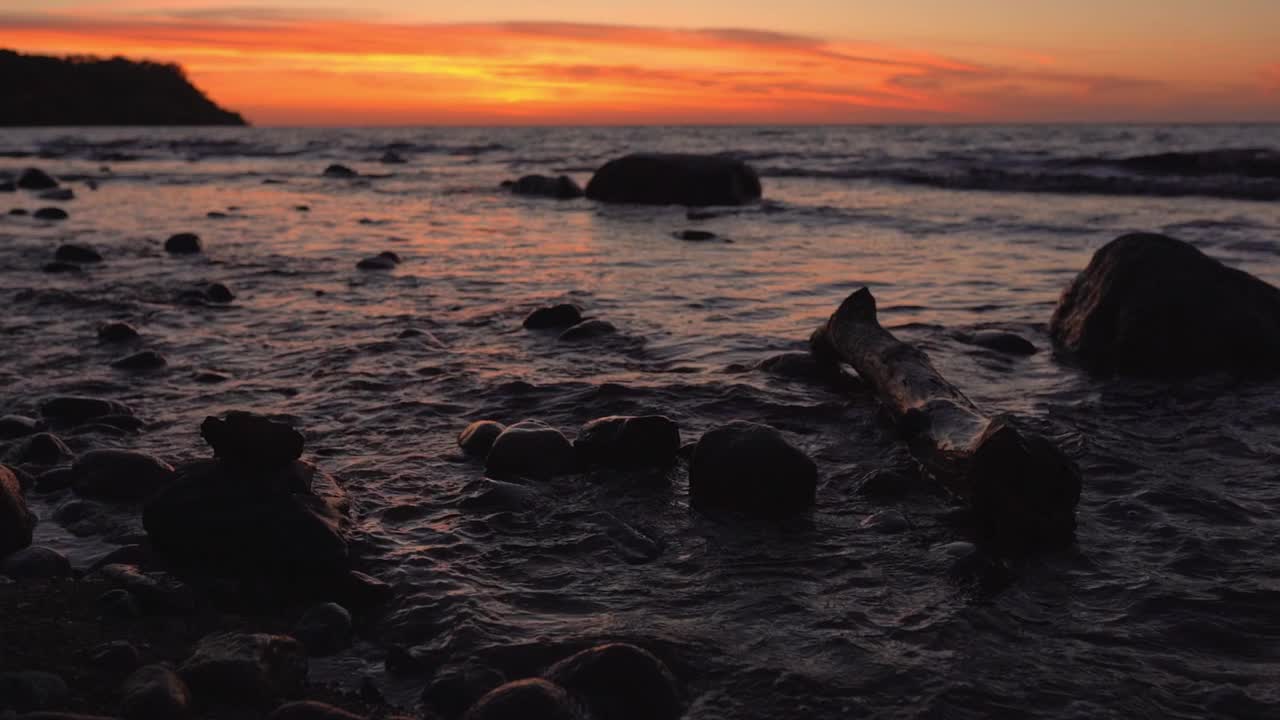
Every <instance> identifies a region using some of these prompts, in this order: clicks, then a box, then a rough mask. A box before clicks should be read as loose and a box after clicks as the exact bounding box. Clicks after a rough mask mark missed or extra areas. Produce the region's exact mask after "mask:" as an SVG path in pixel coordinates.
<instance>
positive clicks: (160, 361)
mask: <svg viewBox="0 0 1280 720" xmlns="http://www.w3.org/2000/svg"><path fill="white" fill-rule="evenodd" d="M168 364H169V361H168V360H165V359H164V356H163V355H161V354H160V353H158V352H156V351H155V350H140V351H138V352H136V353H133V354H132V355H126V356H124V357H122V358H120V359H119V360H115V361H113V362H112V363H111V367H113V368H115V369H117V370H158V369H160V368H162V367H164V366H166V365H168Z"/></svg>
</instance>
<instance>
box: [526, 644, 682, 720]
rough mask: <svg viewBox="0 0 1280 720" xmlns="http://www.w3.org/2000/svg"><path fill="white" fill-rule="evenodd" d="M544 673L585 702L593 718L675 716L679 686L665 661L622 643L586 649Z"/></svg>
mask: <svg viewBox="0 0 1280 720" xmlns="http://www.w3.org/2000/svg"><path fill="white" fill-rule="evenodd" d="M545 676H546V678H547V679H548V680H550V681H551V682H553V683H555V684H557V685H559V686H560V687H562V688H564V689H565V690H567V691H569V694H570V695H572V696H573V697H575V698H577V699H578V700H579V701H581V702H583V703H584V704H585V705H586V706H587V708H588V709H589V710H590V711H591V712H590V715H591V717H593V718H601V719H606V718H607V720H676V718H679V717H680V710H681V709H680V705H681V702H680V690H679V687H678V685H677V684H676V679H675V677H674V676H673V675H672V674H671V671H670V670H669V669H667V666H666V665H665V664H664V663H663V662H662V661H661V660H659V659H658V658H656V657H654V656H653V655H652V654H651V653H649V652H648V651H647V650H644V649H642V648H638V647H636V646H635V645H627V644H625V643H610V644H608V645H598V646H596V647H593V648H588V649H586V650H583V651H582V652H580V653H577V654H575V655H572V656H570V657H568V658H565V659H564V660H561V661H560V662H558V663H556V664H555V665H552V666H551V667H550V668H548V669H547V672H546V673H545Z"/></svg>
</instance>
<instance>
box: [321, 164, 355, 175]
mask: <svg viewBox="0 0 1280 720" xmlns="http://www.w3.org/2000/svg"><path fill="white" fill-rule="evenodd" d="M359 174H360V173H357V172H356V171H355V170H352V169H351V168H349V167H347V166H346V165H339V164H337V163H334V164H333V165H330V166H329V167H327V168H325V169H324V173H323V175H324V176H325V177H330V178H353V177H357V176H358V175H359Z"/></svg>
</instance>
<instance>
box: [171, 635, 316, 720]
mask: <svg viewBox="0 0 1280 720" xmlns="http://www.w3.org/2000/svg"><path fill="white" fill-rule="evenodd" d="M178 673H179V674H180V675H181V676H182V679H183V680H185V681H186V682H187V685H188V686H189V687H190V688H191V691H192V692H193V693H195V695H196V697H198V698H200V702H201V704H209V705H241V704H255V703H259V702H271V701H273V700H278V699H281V698H289V697H295V696H296V695H297V694H298V693H299V692H300V691H301V690H302V687H303V684H304V683H305V682H306V680H307V653H306V651H305V650H304V649H303V647H302V644H301V643H299V642H298V641H297V640H294V639H293V638H291V637H288V636H285V635H266V634H261V633H258V634H250V633H234V632H228V633H214V634H212V635H206V636H205V637H204V638H202V639H201V640H200V642H199V643H198V644H197V645H196V648H195V651H194V652H193V653H192V654H191V657H189V658H187V660H186V661H185V662H183V663H182V666H181V667H179V668H178Z"/></svg>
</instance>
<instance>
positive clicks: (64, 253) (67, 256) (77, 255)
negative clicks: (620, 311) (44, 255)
mask: <svg viewBox="0 0 1280 720" xmlns="http://www.w3.org/2000/svg"><path fill="white" fill-rule="evenodd" d="M53 259H54V260H59V261H61V262H69V263H96V262H102V255H100V254H98V251H97V250H94V249H93V248H91V247H89V246H88V245H73V244H67V245H60V246H58V249H57V250H55V251H54V253H53Z"/></svg>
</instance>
